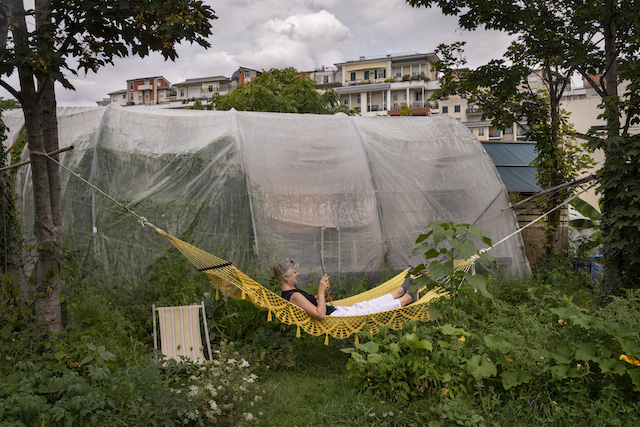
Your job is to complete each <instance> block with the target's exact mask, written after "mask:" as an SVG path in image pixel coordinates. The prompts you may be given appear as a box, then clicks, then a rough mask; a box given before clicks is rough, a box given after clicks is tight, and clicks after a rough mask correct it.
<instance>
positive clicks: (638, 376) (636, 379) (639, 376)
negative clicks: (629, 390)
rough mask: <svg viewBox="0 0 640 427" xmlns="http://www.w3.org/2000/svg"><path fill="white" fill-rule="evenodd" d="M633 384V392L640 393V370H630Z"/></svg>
mask: <svg viewBox="0 0 640 427" xmlns="http://www.w3.org/2000/svg"><path fill="white" fill-rule="evenodd" d="M627 373H628V374H629V376H630V377H631V382H632V383H633V385H634V387H633V391H640V368H636V369H630V370H629V371H628V372H627Z"/></svg>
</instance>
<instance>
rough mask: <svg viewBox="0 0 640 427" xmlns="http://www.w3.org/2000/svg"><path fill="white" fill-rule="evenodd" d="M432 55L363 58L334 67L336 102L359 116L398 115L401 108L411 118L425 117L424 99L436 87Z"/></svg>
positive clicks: (425, 106)
mask: <svg viewBox="0 0 640 427" xmlns="http://www.w3.org/2000/svg"><path fill="white" fill-rule="evenodd" d="M436 61H438V57H437V56H436V55H435V54H433V53H416V52H414V53H403V54H397V55H383V56H373V57H364V56H361V57H360V58H359V59H357V60H352V61H346V62H341V63H337V64H335V66H336V67H337V69H338V73H337V78H338V79H339V80H338V82H339V83H340V84H341V86H340V87H338V88H336V91H337V92H338V94H339V95H340V102H341V103H342V104H343V105H345V106H346V107H348V108H349V109H353V110H357V111H360V114H361V115H363V116H375V115H391V116H392V115H398V114H400V109H401V108H402V106H403V105H407V106H409V107H410V108H411V109H412V110H413V115H423V116H427V115H429V110H430V105H429V103H428V101H427V100H428V98H429V97H430V96H431V95H432V94H433V92H434V91H435V90H436V89H437V88H438V87H439V83H438V79H437V76H436V73H435V71H432V68H433V64H434V63H435V62H436Z"/></svg>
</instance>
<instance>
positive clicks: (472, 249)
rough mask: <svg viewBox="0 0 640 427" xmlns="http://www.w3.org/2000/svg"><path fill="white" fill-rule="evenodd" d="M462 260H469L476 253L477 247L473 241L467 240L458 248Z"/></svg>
mask: <svg viewBox="0 0 640 427" xmlns="http://www.w3.org/2000/svg"><path fill="white" fill-rule="evenodd" d="M458 251H459V254H460V258H462V259H469V258H471V257H472V256H473V255H474V254H475V253H476V245H475V244H474V243H473V242H472V241H471V240H465V241H463V242H462V243H461V244H460V247H459V248H458Z"/></svg>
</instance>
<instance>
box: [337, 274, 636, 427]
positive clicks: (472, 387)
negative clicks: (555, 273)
mask: <svg viewBox="0 0 640 427" xmlns="http://www.w3.org/2000/svg"><path fill="white" fill-rule="evenodd" d="M509 286H510V285H509V284H501V287H502V288H503V292H504V288H507V287H509ZM519 292H521V293H526V294H527V295H526V298H523V299H524V300H526V303H519V304H517V305H513V304H512V303H509V302H505V301H502V300H499V299H498V298H495V299H494V302H493V303H490V302H489V300H486V299H483V298H480V297H479V296H478V295H477V294H475V293H474V292H470V291H469V290H465V291H461V292H460V294H459V295H458V296H456V297H453V298H451V299H450V300H448V301H446V302H444V303H441V304H438V307H434V308H433V310H434V313H437V312H438V311H439V314H441V319H440V320H438V321H436V323H435V324H431V325H423V326H418V327H416V329H415V331H414V330H413V327H414V326H412V325H407V327H406V328H405V329H404V330H403V331H402V332H400V333H397V334H396V333H387V334H380V335H378V336H375V337H374V338H373V339H372V340H371V341H370V342H366V343H362V344H356V346H355V347H352V348H348V349H345V350H344V351H345V352H347V353H348V354H349V355H350V356H351V358H350V360H349V362H348V364H347V369H348V370H349V372H350V375H351V376H352V377H354V378H357V379H359V380H360V381H359V384H360V385H361V387H363V388H364V389H365V390H368V391H369V392H374V393H376V394H377V395H380V396H382V397H384V398H390V399H393V400H395V401H397V402H400V403H405V404H406V403H407V402H411V401H416V400H424V399H427V400H428V401H431V402H432V403H433V404H434V405H437V406H438V407H439V408H440V409H441V410H442V405H445V406H448V405H452V404H455V405H463V403H461V402H466V403H465V404H464V405H463V406H465V405H466V406H465V407H466V409H464V411H465V413H466V414H467V415H470V414H475V415H478V416H480V417H482V418H483V419H484V420H485V421H486V420H488V418H487V415H486V414H480V413H476V412H475V409H474V408H477V406H478V405H484V404H486V401H487V400H490V396H492V395H493V396H494V397H493V398H492V399H496V402H500V403H496V402H494V403H493V405H496V406H498V405H504V404H506V402H509V405H517V406H518V407H519V408H520V409H521V410H523V411H525V412H526V413H527V414H530V415H531V416H532V417H533V418H535V417H538V416H541V414H542V413H543V412H544V410H547V409H549V408H548V407H547V408H546V409H545V408H543V406H544V405H550V406H551V409H552V411H551V412H550V414H549V417H551V418H549V419H554V420H556V421H559V420H562V419H565V420H567V419H572V417H573V415H572V414H571V412H572V411H580V412H581V413H584V414H585V415H584V417H585V418H589V417H590V416H591V415H593V417H595V418H594V419H600V420H606V421H607V422H612V423H613V422H614V421H615V420H618V421H617V422H623V421H622V420H624V419H625V417H624V414H621V413H620V412H619V411H621V410H623V411H624V412H630V413H635V414H638V412H637V411H638V410H640V407H639V406H638V404H637V400H638V397H640V393H639V392H640V366H639V365H640V362H638V360H637V359H638V356H639V355H640V337H639V334H638V330H637V325H638V324H640V305H639V304H638V302H640V301H639V299H638V298H637V297H634V296H632V295H630V296H629V297H628V298H626V299H618V300H615V301H614V302H613V303H611V304H609V305H608V306H606V307H603V308H600V309H597V310H588V309H585V308H582V307H579V306H576V305H575V304H573V303H572V302H571V298H570V297H562V295H561V294H560V295H558V294H555V293H554V292H553V290H551V289H550V288H545V289H544V293H545V294H546V295H544V296H541V295H540V294H539V293H540V289H537V288H536V287H535V286H533V287H531V288H529V289H527V290H522V289H520V290H519ZM494 295H496V296H497V295H500V293H494ZM550 302H552V304H550ZM634 325H635V326H634ZM483 402H484V403H483ZM596 408H597V411H599V412H597V413H596ZM459 409H460V408H459ZM634 411H636V412H634ZM453 413H455V411H454V412H453ZM554 414H555V415H554ZM586 414H591V415H586ZM441 415H442V414H441ZM556 416H557V417H559V418H557V419H556V418H555V417H556ZM447 417H449V416H448V415H446V416H445V418H447ZM563 417H564V418H563ZM543 418H544V417H543ZM448 419H449V420H453V421H456V419H454V418H448ZM456 422H457V421H456ZM478 422H480V418H478ZM532 422H533V421H532Z"/></svg>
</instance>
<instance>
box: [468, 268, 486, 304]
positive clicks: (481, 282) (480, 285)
mask: <svg viewBox="0 0 640 427" xmlns="http://www.w3.org/2000/svg"><path fill="white" fill-rule="evenodd" d="M464 280H465V281H466V282H467V283H469V284H470V285H471V286H472V287H473V289H477V290H479V291H480V293H481V294H482V295H483V296H485V297H487V298H489V299H493V295H491V294H490V293H489V291H487V282H486V280H485V279H484V277H482V276H481V275H479V274H475V275H473V274H470V273H465V275H464Z"/></svg>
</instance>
